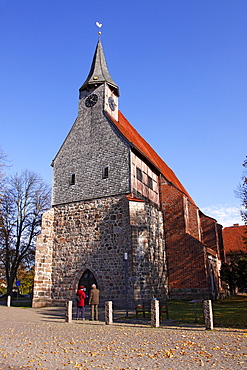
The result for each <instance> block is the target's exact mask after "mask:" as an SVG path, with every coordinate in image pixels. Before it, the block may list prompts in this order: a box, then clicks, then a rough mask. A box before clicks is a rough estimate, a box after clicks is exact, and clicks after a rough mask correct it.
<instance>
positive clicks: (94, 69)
mask: <svg viewBox="0 0 247 370" xmlns="http://www.w3.org/2000/svg"><path fill="white" fill-rule="evenodd" d="M105 82H106V83H107V84H108V85H109V87H110V88H111V89H113V90H114V92H115V94H116V95H117V96H119V95H120V94H119V89H118V86H117V84H116V83H115V82H114V81H113V79H112V78H111V76H110V73H109V71H108V68H107V64H106V60H105V55H104V51H103V47H102V44H101V41H100V40H98V43H97V46H96V49H95V53H94V57H93V61H92V66H91V69H90V72H89V74H88V76H87V79H86V81H85V82H84V84H83V85H82V86H81V88H80V91H82V90H86V89H87V88H88V87H93V86H98V85H100V84H102V83H105Z"/></svg>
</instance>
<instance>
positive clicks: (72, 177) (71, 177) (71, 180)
mask: <svg viewBox="0 0 247 370" xmlns="http://www.w3.org/2000/svg"><path fill="white" fill-rule="evenodd" d="M69 184H70V185H75V173H72V175H71V176H70V182H69Z"/></svg>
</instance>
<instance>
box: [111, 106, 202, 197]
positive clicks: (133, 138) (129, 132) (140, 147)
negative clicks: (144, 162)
mask: <svg viewBox="0 0 247 370" xmlns="http://www.w3.org/2000/svg"><path fill="white" fill-rule="evenodd" d="M107 116H108V117H109V118H110V120H111V121H112V122H113V123H114V124H115V126H116V127H117V128H118V130H119V131H120V132H121V133H122V134H123V136H124V137H125V138H126V139H127V140H128V141H129V142H130V143H131V145H132V146H133V147H134V148H135V149H136V150H137V151H138V152H140V153H141V154H142V155H143V156H144V157H145V158H147V159H148V161H149V162H151V163H152V164H153V165H154V166H155V167H156V168H157V170H158V171H159V172H160V173H162V175H163V176H164V177H165V178H166V179H167V180H168V181H169V182H171V183H172V184H173V185H174V186H175V187H176V188H178V189H179V190H180V191H181V192H182V193H184V194H185V195H186V196H187V197H188V198H189V199H190V201H191V202H192V203H194V201H193V199H192V198H191V196H190V195H189V193H188V192H187V191H186V190H185V188H184V187H183V185H182V184H181V182H180V181H179V180H178V178H177V176H176V175H175V173H174V172H173V171H172V170H171V169H170V167H168V166H167V164H166V163H165V162H164V161H163V159H161V158H160V156H159V155H158V154H157V153H156V152H155V151H154V149H153V148H152V147H151V146H150V145H149V144H148V143H147V142H146V140H144V139H143V137H142V136H141V135H140V134H139V133H138V132H137V131H136V130H135V129H134V127H133V126H132V125H131V124H130V123H129V121H128V120H127V119H126V118H125V117H124V115H123V114H122V113H121V112H120V111H118V121H116V120H114V119H113V118H112V117H111V116H110V115H107ZM194 204H195V203H194Z"/></svg>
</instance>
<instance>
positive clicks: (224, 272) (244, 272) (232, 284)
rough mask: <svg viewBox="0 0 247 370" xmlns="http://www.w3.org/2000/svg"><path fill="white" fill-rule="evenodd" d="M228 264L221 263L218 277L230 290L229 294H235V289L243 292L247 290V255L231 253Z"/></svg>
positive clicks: (242, 252)
mask: <svg viewBox="0 0 247 370" xmlns="http://www.w3.org/2000/svg"><path fill="white" fill-rule="evenodd" d="M230 256H231V260H230V262H229V263H222V266H221V271H220V277H221V279H222V280H224V281H225V282H226V283H227V284H228V285H229V288H230V293H231V294H235V293H236V289H237V288H238V290H239V291H240V292H241V291H245V290H246V289H247V253H245V252H244V251H241V253H240V254H237V253H231V254H230Z"/></svg>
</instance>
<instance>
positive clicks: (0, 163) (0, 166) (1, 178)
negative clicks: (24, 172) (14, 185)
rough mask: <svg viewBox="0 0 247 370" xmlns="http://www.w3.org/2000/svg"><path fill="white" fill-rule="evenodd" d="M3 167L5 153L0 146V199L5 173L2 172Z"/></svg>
mask: <svg viewBox="0 0 247 370" xmlns="http://www.w3.org/2000/svg"><path fill="white" fill-rule="evenodd" d="M5 167H6V155H5V154H4V153H3V152H2V150H1V148H0V201H1V196H2V192H3V188H4V178H5V173H4V172H3V170H4V168H5Z"/></svg>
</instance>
